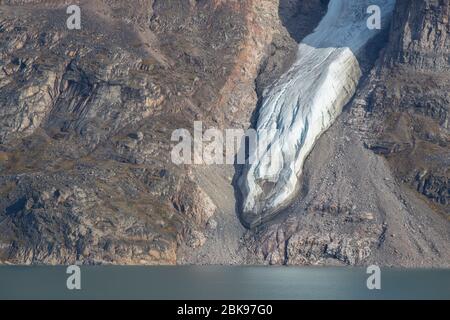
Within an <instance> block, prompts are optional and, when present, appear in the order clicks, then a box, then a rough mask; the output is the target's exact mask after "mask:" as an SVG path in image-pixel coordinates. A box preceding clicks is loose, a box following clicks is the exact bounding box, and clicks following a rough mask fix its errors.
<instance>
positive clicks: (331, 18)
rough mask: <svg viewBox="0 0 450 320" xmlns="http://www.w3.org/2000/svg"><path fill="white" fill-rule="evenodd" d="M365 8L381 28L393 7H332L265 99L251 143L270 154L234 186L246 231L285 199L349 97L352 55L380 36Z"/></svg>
mask: <svg viewBox="0 0 450 320" xmlns="http://www.w3.org/2000/svg"><path fill="white" fill-rule="evenodd" d="M371 5H377V6H379V8H380V9H381V19H382V25H383V27H384V26H385V25H386V22H387V21H389V20H390V19H389V16H390V15H391V14H392V11H393V9H394V6H395V0H331V1H330V3H329V6H328V11H327V13H326V15H325V16H324V18H323V19H322V20H321V22H320V24H319V25H318V27H317V28H316V29H315V30H314V32H313V33H312V34H310V35H309V36H307V37H306V38H305V39H304V40H303V41H302V42H301V43H300V44H299V47H298V52H297V58H296V61H295V63H294V64H293V65H292V67H291V68H290V70H289V71H287V72H286V73H285V74H284V75H283V76H282V77H281V78H280V79H279V80H278V81H277V82H276V83H274V85H273V86H272V87H270V88H268V89H267V90H266V91H265V92H264V94H263V99H262V105H261V108H260V111H259V116H258V119H257V124H256V131H257V138H258V143H259V144H265V145H267V146H270V148H268V149H263V151H262V152H258V153H257V154H254V155H252V156H253V157H254V159H256V161H253V163H251V164H248V165H247V166H246V168H245V169H244V170H243V173H242V176H241V178H240V181H239V184H240V189H241V192H242V212H241V217H242V219H243V222H244V223H245V224H247V225H248V226H250V227H252V226H255V225H258V224H259V223H260V222H262V221H264V220H265V219H266V218H267V217H270V216H272V215H273V214H274V213H275V212H276V211H277V210H278V209H280V208H282V207H283V206H285V205H286V204H287V203H288V202H289V201H290V200H291V199H292V197H293V196H294V195H295V193H296V190H297V186H298V178H299V176H300V175H301V172H302V167H303V164H304V161H305V159H306V157H307V156H308V154H309V153H310V152H311V150H312V148H313V147H314V144H315V142H316V141H317V139H318V138H319V137H320V136H321V135H322V133H323V132H324V131H326V130H327V129H328V128H329V127H330V126H331V124H332V123H333V122H334V121H335V119H336V118H337V116H338V115H339V114H340V113H341V112H342V109H343V107H344V106H345V104H347V103H348V102H349V100H350V99H351V97H352V96H353V95H354V93H355V91H356V87H357V84H358V82H359V80H360V77H361V69H360V66H359V63H358V60H357V55H358V53H359V52H361V50H362V49H363V48H364V46H365V45H366V44H367V43H368V41H369V40H370V39H371V38H373V37H374V36H376V35H377V34H378V33H379V32H380V30H377V29H369V28H368V26H367V19H368V18H369V16H370V15H369V14H368V13H367V9H368V7H369V6H371ZM259 151H261V150H259ZM255 152H256V151H255Z"/></svg>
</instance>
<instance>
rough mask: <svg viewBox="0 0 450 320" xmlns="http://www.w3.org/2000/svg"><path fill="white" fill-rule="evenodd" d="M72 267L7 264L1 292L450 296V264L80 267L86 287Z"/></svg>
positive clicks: (41, 295)
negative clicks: (73, 277)
mask: <svg viewBox="0 0 450 320" xmlns="http://www.w3.org/2000/svg"><path fill="white" fill-rule="evenodd" d="M68 276H69V275H67V274H66V268H65V267H47V266H42V267H40V266H35V267H18V266H3V267H0V299H157V300H163V299H176V300H178V299H181V300H193V299H206V300H211V299H233V300H236V299H237V300H240V299H273V300H277V299H450V269H446V270H439V269H382V271H381V290H369V289H368V288H367V285H366V281H367V278H368V277H369V275H368V274H366V269H363V268H343V267H341V268H328V267H327V268H320V267H308V268H306V267H228V266H176V267H124V266H102V267H100V266H98V267H87V266H82V267H81V290H79V291H77V290H75V291H70V290H68V289H67V287H66V280H67V278H68Z"/></svg>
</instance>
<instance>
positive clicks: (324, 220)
mask: <svg viewBox="0 0 450 320" xmlns="http://www.w3.org/2000/svg"><path fill="white" fill-rule="evenodd" d="M72 2H73V1H71V3H72ZM67 3H68V2H66V1H48V0H47V1H45V0H26V1H25V0H7V1H2V3H1V4H0V234H1V236H0V263H18V264H22V263H24V264H31V263H47V264H60V263H73V262H74V261H76V260H80V261H82V262H83V263H115V264H175V263H272V264H336V263H338V264H352V265H353V264H364V263H368V262H379V263H384V264H390V265H415V266H418V265H439V266H447V265H448V261H450V259H449V254H450V249H449V246H448V244H449V243H450V241H449V240H450V239H449V232H448V231H449V224H448V170H447V169H446V168H448V167H449V166H448V159H449V157H448V156H446V155H448V124H447V122H448V120H447V114H448V105H449V97H448V94H447V91H448V90H446V89H447V88H448V85H449V83H448V66H449V61H448V60H446V59H447V58H448V48H449V47H448V41H449V40H448V34H449V29H448V28H449V26H448V15H449V12H448V10H449V4H448V1H442V0H441V1H437V0H436V1H432V0H427V1H398V3H397V8H396V13H395V17H394V19H393V22H394V23H393V24H392V26H391V30H390V35H389V41H388V42H386V43H384V42H382V43H381V44H380V43H378V44H377V47H378V48H379V47H385V48H384V49H383V51H382V52H381V53H380V54H378V51H377V54H375V57H378V56H379V59H378V60H377V62H376V65H375V67H374V68H373V70H372V72H371V73H370V74H368V75H367V76H366V77H365V80H364V82H363V83H362V84H361V85H360V88H359V91H358V92H357V96H356V99H355V100H354V101H353V102H352V103H351V105H350V106H349V107H348V108H347V111H346V112H345V113H344V115H343V116H342V117H341V118H340V119H339V120H338V122H337V124H336V125H335V126H333V127H332V128H331V129H330V131H329V132H328V133H327V134H325V136H324V137H323V138H322V139H321V140H320V141H319V143H318V146H317V147H316V148H315V150H314V151H313V153H312V154H311V156H310V158H309V160H307V163H306V165H305V170H304V174H303V177H302V178H301V179H302V183H301V185H302V187H301V190H300V195H299V197H298V200H294V201H293V203H292V205H291V206H290V207H289V208H288V209H287V210H286V211H285V212H283V213H282V214H281V215H279V216H278V217H277V218H276V219H275V220H274V221H270V222H268V223H266V224H264V225H263V226H261V227H259V228H258V229H257V230H247V231H246V230H244V228H243V227H242V226H241V225H240V224H239V220H238V216H237V213H236V212H235V206H234V205H235V197H234V193H233V189H232V186H231V183H232V176H233V174H234V167H233V166H222V167H220V168H216V167H202V166H199V167H194V166H175V165H174V164H172V162H171V161H170V150H171V143H170V135H171V133H172V131H173V130H174V129H178V128H187V129H192V126H193V121H194V120H201V121H203V122H204V126H205V127H208V126H213V127H217V128H246V127H248V126H249V125H250V124H251V121H252V115H253V113H254V111H255V108H256V106H257V104H258V98H259V97H260V95H261V93H262V91H263V89H264V88H266V87H267V86H268V85H270V84H271V83H272V82H273V81H274V80H276V79H277V78H278V77H279V76H280V75H281V74H282V73H283V72H284V71H285V70H286V69H287V68H288V67H289V65H290V63H291V62H292V61H293V58H294V54H295V51H296V43H297V42H298V41H300V40H301V39H302V38H303V37H304V36H306V35H307V34H309V33H310V32H311V31H312V30H313V29H314V27H315V26H316V25H317V23H318V22H319V21H320V18H321V17H322V15H323V14H324V12H325V9H326V5H327V1H319V0H310V1H292V0H279V1H278V0H277V1H273V0H261V1H250V0H248V1H240V0H213V1H188V0H186V1H180V0H170V1H168V0H139V1H132V2H126V1H119V0H96V1H76V3H78V4H79V5H80V7H81V9H82V29H81V30H68V29H67V28H66V19H67V14H66V11H65V10H66V6H67ZM381 40H382V39H381ZM373 63H374V61H372V62H371V63H369V64H368V67H367V68H366V69H371V68H372V66H373ZM374 151H375V152H374ZM377 154H383V155H384V157H385V158H386V159H387V162H386V161H385V160H384V159H385V158H384V157H383V156H379V155H377ZM445 214H447V216H445ZM446 217H447V218H446ZM446 219H447V220H446Z"/></svg>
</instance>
